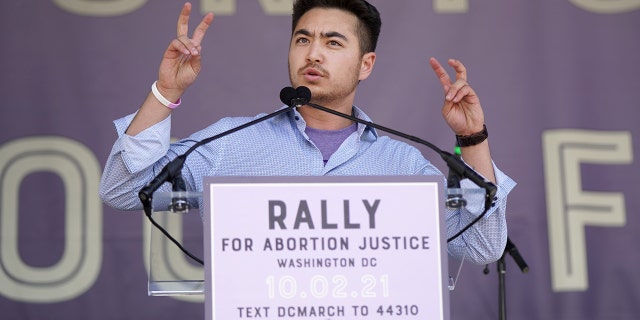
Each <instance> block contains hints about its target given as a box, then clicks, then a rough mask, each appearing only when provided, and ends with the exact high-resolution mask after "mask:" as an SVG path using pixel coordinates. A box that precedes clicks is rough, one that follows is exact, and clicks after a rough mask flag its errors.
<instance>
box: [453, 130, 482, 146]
mask: <svg viewBox="0 0 640 320" xmlns="http://www.w3.org/2000/svg"><path fill="white" fill-rule="evenodd" d="M488 137H489V133H488V132H487V126H486V125H482V131H480V132H476V133H474V134H471V135H468V136H459V135H456V142H457V144H458V146H459V147H470V146H475V145H476V144H479V143H481V142H482V141H485V140H487V138H488Z"/></svg>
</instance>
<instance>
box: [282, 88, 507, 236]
mask: <svg viewBox="0 0 640 320" xmlns="http://www.w3.org/2000/svg"><path fill="white" fill-rule="evenodd" d="M288 91H290V90H288ZM296 92H299V93H300V94H302V93H304V94H305V98H306V94H307V92H309V96H308V97H309V101H310V100H311V90H309V88H307V87H304V86H300V87H298V88H297V89H296ZM300 101H302V99H301V100H300ZM285 103H287V102H285ZM293 103H294V102H293V99H291V104H293ZM306 105H308V106H311V107H313V108H316V109H318V110H322V111H324V112H328V113H331V114H333V115H336V116H339V117H342V118H345V119H349V120H351V121H354V122H357V123H361V124H364V125H367V126H370V127H373V128H376V129H379V130H381V131H385V132H388V133H391V134H393V135H396V136H399V137H402V138H405V139H408V140H411V141H413V142H416V143H419V144H422V145H425V146H427V147H429V149H431V150H433V151H435V152H436V153H437V154H438V155H439V156H440V157H441V158H442V159H443V160H444V161H445V162H446V164H447V166H448V167H449V170H450V176H451V175H452V172H453V174H454V175H456V176H457V177H459V179H458V180H461V179H465V178H466V179H469V180H471V181H472V182H473V183H475V184H476V185H477V186H479V187H480V188H483V189H484V190H485V200H484V211H483V212H482V214H480V215H479V216H477V217H476V218H475V219H474V220H473V221H471V223H469V224H468V225H467V226H465V227H464V228H462V229H461V230H460V231H458V233H456V234H455V235H453V236H452V237H450V238H449V239H447V242H450V241H452V240H453V239H455V238H457V237H459V236H460V235H461V234H462V233H464V232H465V231H467V230H468V229H469V228H470V227H471V226H473V225H474V224H475V223H476V222H478V221H479V220H480V219H482V217H484V215H485V214H486V213H487V211H488V210H489V209H490V208H491V207H492V206H493V205H494V201H495V197H496V193H497V191H498V187H497V186H496V185H495V184H494V183H493V182H491V181H489V180H487V179H485V178H484V177H483V176H482V175H480V174H479V173H477V172H476V171H475V170H473V169H472V168H471V167H469V166H468V165H467V164H466V163H464V161H462V159H461V158H460V157H457V156H455V155H453V154H451V153H450V152H447V151H444V150H442V149H440V148H438V147H437V146H436V145H434V144H432V143H431V142H429V141H426V140H423V139H420V138H418V137H415V136H412V135H409V134H406V133H403V132H400V131H397V130H394V129H391V128H387V127H384V126H381V125H378V124H375V123H373V122H371V121H366V120H362V119H360V118H357V117H354V116H351V115H348V114H345V113H342V112H339V111H335V110H333V109H329V108H327V107H323V106H321V105H318V104H315V103H310V102H308V103H306Z"/></svg>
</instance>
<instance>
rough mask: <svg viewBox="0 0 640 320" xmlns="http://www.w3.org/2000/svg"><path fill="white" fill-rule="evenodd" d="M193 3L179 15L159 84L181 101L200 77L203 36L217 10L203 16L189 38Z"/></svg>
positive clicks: (170, 99)
mask: <svg viewBox="0 0 640 320" xmlns="http://www.w3.org/2000/svg"><path fill="white" fill-rule="evenodd" d="M190 14H191V3H189V2H187V3H185V4H184V6H183V7H182V11H181V12H180V17H179V18H178V28H177V38H176V39H173V40H172V41H171V43H170V44H169V47H168V48H167V50H166V51H165V53H164V56H163V57H162V62H161V63H160V70H159V72H158V82H157V87H158V90H159V91H160V93H161V94H162V95H163V96H164V97H165V98H167V99H168V100H169V101H178V99H179V98H180V97H181V96H182V94H183V93H184V91H185V90H186V89H187V87H189V86H190V85H191V84H192V83H193V82H194V81H195V80H196V78H197V77H198V74H199V73H200V70H201V69H202V66H201V61H200V60H201V53H202V45H201V44H202V39H203V38H204V35H205V33H206V32H207V29H208V28H209V26H210V25H211V23H212V22H213V13H211V12H210V13H208V14H206V15H205V16H204V18H202V21H201V22H200V24H198V27H196V29H195V31H194V32H193V35H192V38H189V15H190Z"/></svg>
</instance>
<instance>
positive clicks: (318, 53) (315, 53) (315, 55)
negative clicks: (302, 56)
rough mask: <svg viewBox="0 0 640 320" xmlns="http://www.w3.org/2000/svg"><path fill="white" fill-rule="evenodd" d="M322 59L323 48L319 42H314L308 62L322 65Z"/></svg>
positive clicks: (310, 48) (308, 55)
mask: <svg viewBox="0 0 640 320" xmlns="http://www.w3.org/2000/svg"><path fill="white" fill-rule="evenodd" d="M322 59H323V54H322V48H321V46H320V44H319V42H318V41H314V42H313V43H311V44H310V45H309V51H308V52H307V61H308V62H315V63H321V62H322Z"/></svg>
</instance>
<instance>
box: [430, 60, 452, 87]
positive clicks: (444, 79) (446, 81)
mask: <svg viewBox="0 0 640 320" xmlns="http://www.w3.org/2000/svg"><path fill="white" fill-rule="evenodd" d="M429 64H430V65H431V69H433V71H434V72H435V73H436V76H437V77H438V79H439V80H440V84H442V87H443V88H444V91H445V92H447V91H448V90H449V87H451V78H450V77H449V74H448V73H447V71H446V70H444V67H443V66H442V65H441V64H440V62H438V60H436V58H433V57H431V58H430V59H429Z"/></svg>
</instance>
